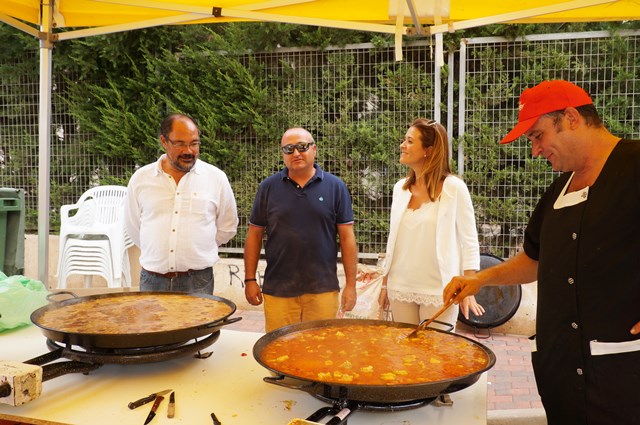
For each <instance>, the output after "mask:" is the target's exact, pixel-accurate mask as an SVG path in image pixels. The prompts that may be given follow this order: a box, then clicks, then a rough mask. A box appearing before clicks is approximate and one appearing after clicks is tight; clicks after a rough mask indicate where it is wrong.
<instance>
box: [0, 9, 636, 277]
mask: <svg viewBox="0 0 640 425" xmlns="http://www.w3.org/2000/svg"><path fill="white" fill-rule="evenodd" d="M63 1H66V2H67V3H69V2H72V1H73V0H7V2H6V3H3V4H4V5H0V22H4V23H6V24H8V25H11V26H12V27H15V28H16V29H18V30H20V31H23V32H25V33H27V34H29V35H32V36H34V37H35V38H37V39H38V40H39V51H40V84H39V117H38V144H39V145H38V153H39V159H38V161H39V171H38V211H39V214H38V278H39V279H40V280H41V281H42V282H43V283H45V285H46V284H47V281H48V270H49V265H48V257H49V255H48V254H49V230H50V226H49V224H50V223H49V213H48V211H49V209H50V144H51V128H50V127H51V89H52V63H53V57H52V56H53V46H54V44H55V43H57V42H60V41H64V40H72V39H78V38H83V37H90V36H95V35H106V34H112V33H117V32H124V31H131V30H136V29H142V28H150V27H156V26H161V25H177V24H193V23H220V22H233V21H258V22H280V23H289V24H299V25H309V26H319V27H329V28H339V29H349V30H357V31H367V32H376V33H383V34H391V35H394V46H395V57H396V60H401V59H402V41H403V37H425V36H426V37H434V38H435V44H436V57H435V61H436V72H437V73H438V71H439V68H440V66H441V65H442V64H443V63H444V60H443V57H442V56H443V51H444V49H443V45H442V43H443V42H442V34H443V33H446V32H455V31H458V30H462V29H468V28H474V27H479V26H484V25H489V24H497V23H518V22H558V21H561V20H562V21H566V20H567V19H566V18H563V17H558V14H562V13H564V12H569V11H572V10H582V9H586V8H590V7H597V6H603V5H607V4H614V5H615V4H616V3H618V4H619V6H620V8H618V9H616V10H615V11H613V12H612V13H611V15H610V16H603V14H602V13H600V12H595V11H594V12H593V17H592V18H590V19H585V18H583V17H577V18H576V19H575V20H576V21H585V20H591V21H602V20H622V19H634V18H635V15H632V16H618V15H623V12H618V10H619V9H624V7H623V6H624V5H633V6H634V12H635V13H636V14H640V5H638V4H637V2H636V1H633V0H572V1H563V2H559V3H555V4H546V5H543V6H539V7H529V8H524V9H522V10H516V11H511V12H507V13H494V14H491V13H489V14H488V15H486V16H480V17H474V18H470V19H460V20H454V19H451V18H450V17H449V16H447V15H448V14H449V15H450V14H451V7H452V2H453V1H454V0H389V1H388V2H382V3H384V4H386V6H387V10H386V12H387V13H386V16H387V19H386V20H385V22H372V21H365V20H357V19H329V18H326V17H318V16H303V15H302V14H295V13H291V14H286V13H271V12H269V10H271V9H275V10H283V9H286V8H287V7H297V6H304V5H320V4H322V2H323V0H270V1H263V2H257V3H243V2H242V1H239V2H237V3H243V4H237V5H234V6H229V7H228V6H224V7H222V6H219V5H216V4H215V3H216V2H215V1H212V2H211V4H210V5H207V6H201V5H191V4H188V3H189V1H190V0H185V1H181V0H173V3H168V2H162V1H158V0H82V1H83V3H87V2H88V3H94V4H96V5H98V4H102V5H113V6H114V7H123V8H143V9H149V10H153V11H159V12H161V13H160V14H162V15H164V16H156V15H154V14H152V13H150V14H149V15H150V16H154V17H151V18H146V19H137V20H132V21H130V22H125V23H115V24H105V25H92V24H91V23H87V24H86V25H77V26H75V27H74V28H79V29H71V30H64V31H63V30H61V28H66V27H67V25H66V24H65V16H64V12H63V11H61V10H60V9H59V3H61V2H63ZM194 1H195V0H194ZM549 1H553V0H545V1H542V3H548V2H549ZM12 2H13V3H17V4H19V6H23V3H28V2H31V3H33V4H34V5H35V6H39V11H38V13H37V18H35V17H33V18H32V19H28V18H26V17H25V15H24V14H19V13H17V12H16V13H15V14H14V15H13V16H12V15H10V13H11V12H8V11H10V10H13V11H15V10H18V9H20V8H19V7H18V6H15V4H12ZM196 3H202V2H201V1H199V0H198V1H196ZM226 3H227V4H228V3H234V2H233V1H229V0H228V1H226ZM525 3H527V4H528V3H531V1H529V2H525ZM12 6H13V9H12ZM426 6H429V7H428V9H429V10H430V11H431V15H430V16H424V15H423V14H420V11H424V9H426V8H427V7H426ZM5 8H6V9H5ZM23 9H24V7H22V9H20V11H22V10H23ZM30 16H31V15H30ZM34 16H35V14H34ZM140 16H144V15H142V14H141V15H140ZM36 20H37V21H36ZM25 21H26V22H27V23H25ZM29 23H30V24H32V25H34V26H31V25H29ZM36 26H37V27H36ZM435 95H436V96H437V97H439V96H440V91H439V90H436V94H435Z"/></svg>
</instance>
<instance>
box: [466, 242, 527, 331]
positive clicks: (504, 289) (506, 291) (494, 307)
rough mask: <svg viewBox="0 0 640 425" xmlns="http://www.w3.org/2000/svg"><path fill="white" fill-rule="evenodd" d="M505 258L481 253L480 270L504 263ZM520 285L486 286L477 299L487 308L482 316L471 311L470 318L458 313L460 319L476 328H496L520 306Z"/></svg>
mask: <svg viewBox="0 0 640 425" xmlns="http://www.w3.org/2000/svg"><path fill="white" fill-rule="evenodd" d="M503 261H504V260H503V259H502V258H500V257H496V256H495V255H491V254H480V270H484V269H487V268H489V267H492V266H495V265H496V264H499V263H502V262H503ZM521 299H522V288H521V287H520V285H508V286H505V285H502V286H485V287H483V288H482V289H481V290H480V292H478V293H477V294H476V301H477V302H478V304H480V305H482V306H483V307H484V309H485V313H484V314H483V315H482V316H476V315H475V314H473V312H469V319H467V318H465V317H464V316H463V315H462V312H460V313H459V314H458V320H459V321H461V322H462V323H464V324H466V325H469V326H472V327H476V328H494V327H496V326H500V325H502V324H504V323H506V322H507V321H508V320H509V319H511V318H512V317H513V316H514V315H515V314H516V312H517V311H518V307H520V301H521Z"/></svg>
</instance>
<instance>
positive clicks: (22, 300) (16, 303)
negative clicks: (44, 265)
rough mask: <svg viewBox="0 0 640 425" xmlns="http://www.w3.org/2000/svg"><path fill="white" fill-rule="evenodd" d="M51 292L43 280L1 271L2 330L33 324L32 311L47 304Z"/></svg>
mask: <svg viewBox="0 0 640 425" xmlns="http://www.w3.org/2000/svg"><path fill="white" fill-rule="evenodd" d="M47 295H49V292H48V291H47V288H46V287H45V286H44V284H43V283H42V282H40V281H39V280H32V279H29V278H27V277H24V276H19V275H16V276H9V277H7V276H6V275H5V274H4V273H2V272H0V332H3V331H6V330H8V329H13V328H17V327H19V326H24V325H30V324H31V313H33V312H34V311H35V310H37V309H39V308H40V307H42V306H44V305H47V304H48V303H49V301H47Z"/></svg>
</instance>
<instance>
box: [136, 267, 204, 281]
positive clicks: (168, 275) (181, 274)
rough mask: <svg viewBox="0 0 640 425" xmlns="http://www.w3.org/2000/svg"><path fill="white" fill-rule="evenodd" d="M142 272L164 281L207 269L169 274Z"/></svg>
mask: <svg viewBox="0 0 640 425" xmlns="http://www.w3.org/2000/svg"><path fill="white" fill-rule="evenodd" d="M142 270H144V271H145V272H147V273H149V274H150V275H153V276H158V277H163V278H165V279H175V278H177V277H182V276H189V275H190V274H192V273H195V272H200V271H202V270H207V269H202V270H187V271H186V272H169V273H158V272H152V271H151V270H147V269H142Z"/></svg>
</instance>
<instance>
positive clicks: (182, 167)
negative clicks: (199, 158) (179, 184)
mask: <svg viewBox="0 0 640 425" xmlns="http://www.w3.org/2000/svg"><path fill="white" fill-rule="evenodd" d="M180 159H182V160H193V162H190V163H189V165H187V166H185V165H182V164H181V163H180ZM195 160H196V157H195V155H180V156H178V157H177V158H176V160H175V161H171V164H172V165H173V166H174V167H175V168H176V169H178V170H180V171H183V172H185V173H188V172H189V171H191V169H192V168H193V166H194V165H195V164H196V161H195Z"/></svg>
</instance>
